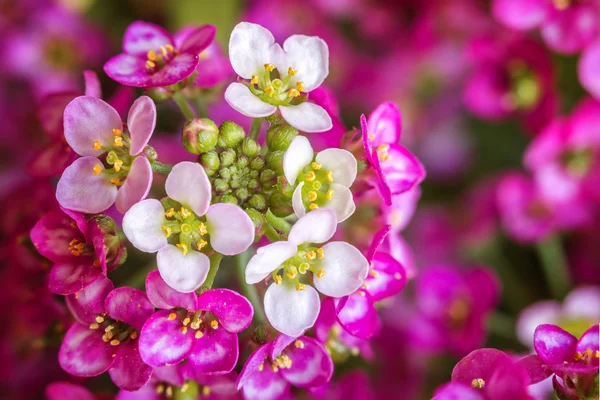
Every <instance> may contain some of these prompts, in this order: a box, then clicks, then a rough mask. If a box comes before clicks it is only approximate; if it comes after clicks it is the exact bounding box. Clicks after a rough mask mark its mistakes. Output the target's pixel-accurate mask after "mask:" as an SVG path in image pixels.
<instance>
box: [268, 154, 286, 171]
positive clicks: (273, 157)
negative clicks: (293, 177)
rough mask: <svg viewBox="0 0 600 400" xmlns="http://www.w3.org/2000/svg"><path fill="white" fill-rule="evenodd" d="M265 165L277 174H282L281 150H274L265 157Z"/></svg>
mask: <svg viewBox="0 0 600 400" xmlns="http://www.w3.org/2000/svg"><path fill="white" fill-rule="evenodd" d="M265 160H266V161H267V166H268V167H269V168H271V169H272V170H273V171H275V173H276V174H277V175H283V151H281V150H275V151H273V152H271V153H269V154H267V157H266V158H265Z"/></svg>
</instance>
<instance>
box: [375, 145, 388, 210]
mask: <svg viewBox="0 0 600 400" xmlns="http://www.w3.org/2000/svg"><path fill="white" fill-rule="evenodd" d="M370 160H371V161H370V162H371V166H372V167H373V169H374V170H375V175H376V181H375V186H377V191H378V192H379V195H380V196H381V198H382V199H383V202H384V204H385V205H386V206H391V205H392V190H391V188H390V185H389V184H388V182H387V178H386V176H385V173H384V172H383V169H382V167H381V163H380V162H379V158H378V156H377V151H376V150H375V149H373V150H372V151H371V156H370Z"/></svg>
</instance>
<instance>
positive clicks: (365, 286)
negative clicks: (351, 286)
mask: <svg viewBox="0 0 600 400" xmlns="http://www.w3.org/2000/svg"><path fill="white" fill-rule="evenodd" d="M360 287H361V288H363V289H368V288H369V285H368V284H367V282H363V284H362V285H360Z"/></svg>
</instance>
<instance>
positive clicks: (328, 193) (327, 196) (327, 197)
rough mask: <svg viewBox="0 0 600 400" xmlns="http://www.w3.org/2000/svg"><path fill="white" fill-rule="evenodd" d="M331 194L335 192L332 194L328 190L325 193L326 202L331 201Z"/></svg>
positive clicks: (331, 191)
mask: <svg viewBox="0 0 600 400" xmlns="http://www.w3.org/2000/svg"><path fill="white" fill-rule="evenodd" d="M333 193H335V192H334V191H333V190H331V189H329V190H328V191H327V194H326V195H325V198H326V199H327V200H331V199H332V198H333Z"/></svg>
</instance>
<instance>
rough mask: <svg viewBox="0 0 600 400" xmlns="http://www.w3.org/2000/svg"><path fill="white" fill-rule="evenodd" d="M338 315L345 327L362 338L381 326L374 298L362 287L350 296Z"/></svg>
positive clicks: (365, 337)
mask: <svg viewBox="0 0 600 400" xmlns="http://www.w3.org/2000/svg"><path fill="white" fill-rule="evenodd" d="M337 316H338V321H339V322H340V324H341V325H342V326H343V327H344V329H346V330H347V331H348V332H349V333H350V334H352V335H354V336H357V337H359V338H361V339H368V338H370V337H371V336H373V335H374V334H375V332H377V330H378V329H379V327H380V322H379V318H378V317H377V310H376V309H375V306H374V305H373V299H372V298H371V295H370V294H369V293H367V292H366V291H364V290H362V289H361V290H358V291H356V292H355V293H353V294H351V295H350V296H348V300H347V301H346V304H345V305H344V307H343V308H342V309H341V310H339V311H338V314H337Z"/></svg>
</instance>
